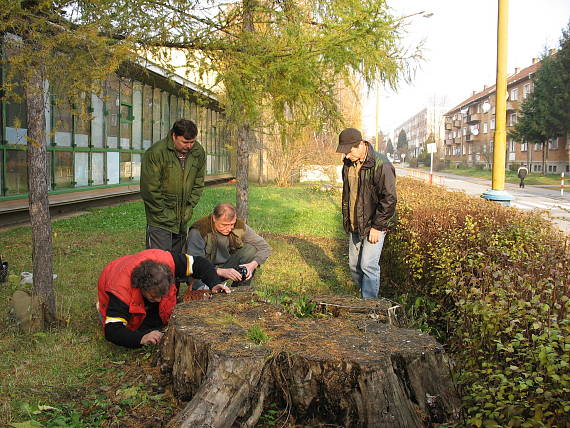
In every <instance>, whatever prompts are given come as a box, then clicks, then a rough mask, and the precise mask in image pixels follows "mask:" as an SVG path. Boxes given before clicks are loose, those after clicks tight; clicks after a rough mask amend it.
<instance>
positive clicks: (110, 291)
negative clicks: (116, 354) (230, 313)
mask: <svg viewBox="0 0 570 428" xmlns="http://www.w3.org/2000/svg"><path fill="white" fill-rule="evenodd" d="M189 276H192V277H194V278H198V279H200V280H202V281H203V282H205V283H206V284H207V285H208V286H210V288H211V291H212V292H213V293H219V292H225V293H230V292H231V290H230V289H229V288H228V287H227V286H226V285H224V284H221V283H220V282H221V281H220V278H219V277H218V275H217V274H216V271H215V268H214V266H213V265H212V264H211V263H210V262H209V261H208V260H207V259H206V258H204V257H192V256H189V255H188V254H179V253H172V252H169V251H163V250H158V249H151V250H144V251H141V252H139V253H136V254H129V255H126V256H123V257H119V258H118V259H115V260H113V261H112V262H110V263H109V264H108V265H107V266H105V268H104V269H103V271H102V272H101V275H100V276H99V282H98V298H99V312H100V313H101V319H102V322H103V330H104V332H105V338H106V339H107V340H109V341H110V342H112V343H114V344H116V345H120V346H125V347H128V348H138V347H140V346H142V345H154V344H157V343H158V342H159V341H160V339H161V338H162V335H163V333H162V332H161V331H160V330H159V329H160V328H161V327H163V326H164V325H166V324H168V321H169V320H170V315H171V314H172V311H173V309H174V306H176V293H177V290H176V285H175V283H174V278H175V277H189Z"/></svg>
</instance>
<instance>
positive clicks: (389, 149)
mask: <svg viewBox="0 0 570 428" xmlns="http://www.w3.org/2000/svg"><path fill="white" fill-rule="evenodd" d="M388 153H390V154H392V153H394V145H393V144H392V139H391V138H388V144H387V145H386V154H388Z"/></svg>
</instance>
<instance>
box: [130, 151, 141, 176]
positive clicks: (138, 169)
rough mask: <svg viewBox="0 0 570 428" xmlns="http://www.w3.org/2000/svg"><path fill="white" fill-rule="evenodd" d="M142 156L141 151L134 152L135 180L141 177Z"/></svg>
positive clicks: (133, 174) (133, 170) (133, 173)
mask: <svg viewBox="0 0 570 428" xmlns="http://www.w3.org/2000/svg"><path fill="white" fill-rule="evenodd" d="M141 158H142V156H141V155H140V153H133V156H132V168H133V169H132V176H133V180H134V181H140V179H141Z"/></svg>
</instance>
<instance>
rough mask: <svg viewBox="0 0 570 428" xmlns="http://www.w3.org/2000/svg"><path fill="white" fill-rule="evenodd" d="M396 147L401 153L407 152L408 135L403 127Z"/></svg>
mask: <svg viewBox="0 0 570 428" xmlns="http://www.w3.org/2000/svg"><path fill="white" fill-rule="evenodd" d="M396 148H397V149H398V152H399V153H407V151H408V137H407V135H406V131H404V130H403V129H402V130H401V131H400V133H399V134H398V142H397V143H396Z"/></svg>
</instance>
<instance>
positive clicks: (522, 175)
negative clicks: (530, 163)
mask: <svg viewBox="0 0 570 428" xmlns="http://www.w3.org/2000/svg"><path fill="white" fill-rule="evenodd" d="M527 174H528V168H527V167H526V165H523V166H521V167H520V168H519V169H518V170H517V176H518V177H519V178H520V180H521V182H520V183H519V187H520V188H521V189H524V179H525V178H526V176H527Z"/></svg>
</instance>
